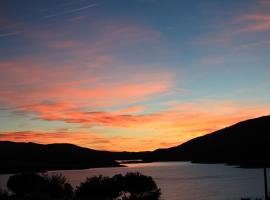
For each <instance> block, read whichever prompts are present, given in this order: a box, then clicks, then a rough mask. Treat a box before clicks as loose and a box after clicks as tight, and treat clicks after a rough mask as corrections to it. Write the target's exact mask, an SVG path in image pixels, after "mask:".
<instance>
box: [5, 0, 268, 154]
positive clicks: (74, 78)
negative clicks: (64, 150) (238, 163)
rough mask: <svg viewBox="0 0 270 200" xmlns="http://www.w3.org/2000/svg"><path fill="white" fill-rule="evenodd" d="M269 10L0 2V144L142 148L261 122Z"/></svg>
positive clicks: (203, 4)
mask: <svg viewBox="0 0 270 200" xmlns="http://www.w3.org/2000/svg"><path fill="white" fill-rule="evenodd" d="M269 8H270V1H269V0H257V1H251V0H250V1H249V0H248V1H247V0H238V1H228V0H227V1H213V0H205V1H195V0H194V1H188V0H181V1H179V0H178V1H176V0H169V1H165V0H99V1H94V0H91V1H89V0H80V1H75V0H48V1H41V0H26V1H24V2H23V3H22V1H20V0H4V1H1V2H0V13H1V14H0V72H1V73H0V85H1V86H0V108H1V109H0V127H1V128H0V139H1V140H13V141H33V142H38V143H52V142H71V143H75V144H78V145H81V146H86V147H91V148H96V149H108V150H135V151H137V150H152V149H155V148H159V147H169V146H173V145H177V144H181V143H183V142H185V141H187V140H189V139H191V138H193V137H196V136H200V135H203V134H206V133H209V132H211V131H214V130H217V129H219V128H223V127H226V126H228V125H231V124H233V123H236V122H238V121H241V120H245V119H248V118H252V117H258V116H261V115H267V114H269V110H270V105H269V100H270V95H269V88H270V78H269V74H270V68H269V64H270V60H269V53H270V52H269V51H270V35H269V34H270V13H269ZM116 144H117V145H116Z"/></svg>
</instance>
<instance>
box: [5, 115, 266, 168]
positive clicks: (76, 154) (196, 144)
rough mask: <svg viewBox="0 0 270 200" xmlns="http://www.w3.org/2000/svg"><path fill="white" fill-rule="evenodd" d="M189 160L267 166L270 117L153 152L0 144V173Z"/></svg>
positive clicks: (53, 145) (64, 145) (70, 146)
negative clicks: (121, 161)
mask: <svg viewBox="0 0 270 200" xmlns="http://www.w3.org/2000/svg"><path fill="white" fill-rule="evenodd" d="M137 159H141V160H142V161H143V162H153V161H192V162H198V163H227V164H232V165H239V166H245V167H260V166H265V165H266V166H268V167H270V116H265V117H260V118H256V119H250V120H247V121H243V122H240V123H237V124H235V125H233V126H230V127H227V128H224V129H221V130H219V131H215V132H213V133H211V134H208V135H204V136H201V137H197V138H194V139H192V140H190V141H188V142H186V143H184V144H181V145H179V146H176V147H172V148H168V149H157V150H155V151H152V152H150V151H149V152H109V151H96V150H93V149H87V148H82V147H79V146H76V145H72V144H48V145H42V144H35V143H16V142H8V141H0V161H1V162H0V163H1V164H0V173H16V172H23V171H36V172H37V171H46V170H59V169H61V170H63V169H85V168H93V167H119V166H121V165H120V164H119V163H118V162H116V160H137Z"/></svg>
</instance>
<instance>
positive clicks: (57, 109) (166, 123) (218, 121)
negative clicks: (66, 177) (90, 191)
mask: <svg viewBox="0 0 270 200" xmlns="http://www.w3.org/2000/svg"><path fill="white" fill-rule="evenodd" d="M25 109H26V110H24V111H26V112H30V110H32V111H33V112H35V113H36V116H37V117H39V118H42V119H43V120H52V121H54V120H61V121H65V122H66V123H75V124H80V125H82V126H84V125H87V126H86V127H87V128H86V129H84V128H83V127H82V129H81V131H74V130H73V131H72V130H70V131H69V132H51V133H50V132H40V131H39V132H37V131H26V132H25V131H22V132H4V133H3V132H2V133H1V134H0V139H1V140H13V141H34V142H38V143H54V142H63V141H64V142H71V143H75V144H77V145H80V146H85V147H89V148H96V149H106V150H129V151H139V150H153V149H156V148H160V147H161V146H162V147H170V146H174V145H178V144H181V143H183V142H185V141H187V140H190V139H192V138H194V137H198V136H201V135H204V134H207V133H210V132H213V131H215V130H218V129H221V128H225V127H227V126H230V125H232V124H234V123H237V122H239V121H242V120H246V119H249V118H254V117H259V116H262V115H267V114H269V113H270V107H269V106H265V105H260V106H258V104H256V103H252V102H250V103H249V102H244V103H243V102H235V101H217V100H201V101H194V102H191V103H177V102H175V103H171V104H168V107H167V108H166V109H163V110H160V111H156V112H154V113H148V114H136V113H133V114H121V112H115V111H111V112H108V111H107V112H105V111H97V112H86V111H78V110H76V109H74V107H72V106H70V105H66V104H44V105H32V106H29V107H28V108H25ZM127 109H128V108H127ZM135 110H136V109H135ZM24 111H22V112H24ZM93 126H94V127H102V128H103V131H101V132H102V133H101V132H97V130H95V131H94V129H91V127H93ZM121 129H125V133H126V134H120V135H112V134H110V133H111V132H113V131H114V132H117V131H120V130H121ZM133 131H140V132H141V133H143V134H142V135H140V134H135V135H133V134H132V133H133Z"/></svg>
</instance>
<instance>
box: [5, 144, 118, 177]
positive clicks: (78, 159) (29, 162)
mask: <svg viewBox="0 0 270 200" xmlns="http://www.w3.org/2000/svg"><path fill="white" fill-rule="evenodd" d="M0 160H1V165H0V173H15V172H27V171H46V170H57V169H82V168H91V167H117V166H120V165H119V164H118V163H117V162H115V161H114V159H112V158H110V156H107V154H106V152H105V151H104V152H103V151H96V150H92V149H87V148H82V147H79V146H76V145H72V144H48V145H42V144H35V143H22V142H20V143H17V142H9V141H0Z"/></svg>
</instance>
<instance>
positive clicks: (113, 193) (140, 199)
mask: <svg viewBox="0 0 270 200" xmlns="http://www.w3.org/2000/svg"><path fill="white" fill-rule="evenodd" d="M160 195H161V193H160V189H159V188H158V187H157V185H156V183H155V181H154V180H153V179H152V177H150V176H144V175H142V174H140V173H127V174H126V175H125V176H123V175H121V174H117V175H115V176H113V177H112V178H109V177H105V176H101V175H100V176H94V177H92V178H87V179H86V181H85V182H83V183H81V184H80V186H79V187H77V189H76V193H75V199H76V200H86V199H87V200H88V199H93V200H95V199H97V200H113V199H123V200H158V199H159V198H160Z"/></svg>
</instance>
